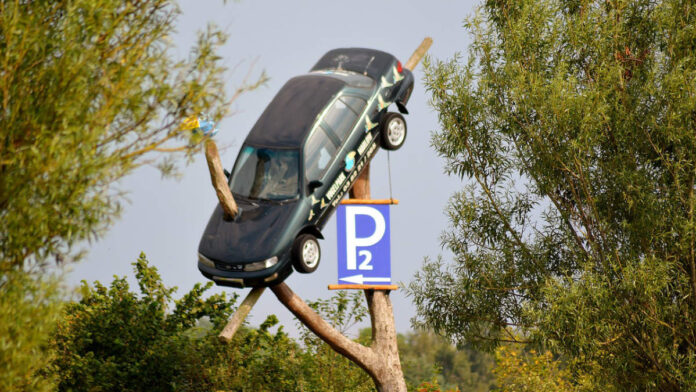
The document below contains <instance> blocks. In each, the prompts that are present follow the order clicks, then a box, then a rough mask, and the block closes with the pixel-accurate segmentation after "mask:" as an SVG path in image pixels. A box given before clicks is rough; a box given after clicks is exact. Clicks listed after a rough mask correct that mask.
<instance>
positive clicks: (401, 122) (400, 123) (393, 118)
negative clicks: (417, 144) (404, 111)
mask: <svg viewBox="0 0 696 392" xmlns="http://www.w3.org/2000/svg"><path fill="white" fill-rule="evenodd" d="M380 127H381V129H380V142H381V145H382V148H384V149H385V150H392V151H393V150H398V149H399V148H400V147H401V146H403V145H404V141H406V120H405V119H404V116H402V115H401V114H399V113H387V114H385V115H384V117H383V118H382V121H381V122H380Z"/></svg>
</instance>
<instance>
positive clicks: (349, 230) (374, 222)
mask: <svg viewBox="0 0 696 392" xmlns="http://www.w3.org/2000/svg"><path fill="white" fill-rule="evenodd" d="M337 218H338V219H337V221H338V230H337V233H338V281H339V283H355V284H389V283H390V282H391V266H390V261H391V249H390V243H389V205H366V204H360V205H354V204H352V205H344V204H342V205H339V207H338V211H337Z"/></svg>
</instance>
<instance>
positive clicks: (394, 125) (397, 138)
mask: <svg viewBox="0 0 696 392" xmlns="http://www.w3.org/2000/svg"><path fill="white" fill-rule="evenodd" d="M405 136H406V126H405V124H404V122H403V120H401V119H400V118H398V117H397V118H394V119H393V120H391V121H390V122H389V127H388V128H387V139H389V142H390V143H391V144H392V145H394V146H398V145H400V144H401V143H402V142H403V141H404V137H405Z"/></svg>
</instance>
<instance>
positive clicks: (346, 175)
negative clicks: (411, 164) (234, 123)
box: [198, 48, 413, 287]
mask: <svg viewBox="0 0 696 392" xmlns="http://www.w3.org/2000/svg"><path fill="white" fill-rule="evenodd" d="M412 90H413V75H412V74H411V72H410V71H409V70H407V69H403V68H402V65H401V63H400V62H399V61H398V60H397V59H396V58H395V57H394V56H392V55H391V54H388V53H385V52H382V51H378V50H373V49H360V48H347V49H335V50H332V51H330V52H328V53H326V54H325V55H324V56H323V57H322V58H321V59H320V60H319V61H318V62H317V63H316V65H315V66H314V67H313V68H312V69H311V70H310V72H309V73H308V74H305V75H302V76H297V77H294V78H292V79H290V80H289V81H288V82H287V83H286V84H285V85H284V86H283V87H282V88H281V89H280V91H279V92H278V93H277V94H276V96H275V98H273V100H272V101H271V103H270V104H269V105H268V107H267V108H266V110H265V111H264V112H263V114H261V117H260V118H259V119H258V121H257V122H256V124H255V125H254V127H253V128H252V129H251V131H250V132H249V135H248V136H247V137H246V139H245V141H244V144H243V145H242V147H241V150H240V152H239V155H238V157H237V160H236V162H235V164H234V168H233V170H232V173H231V175H229V185H230V189H231V191H232V193H233V195H234V197H235V200H236V201H237V204H238V207H239V213H238V214H237V215H236V216H235V217H234V218H232V217H229V216H226V215H225V213H224V212H223V210H222V208H221V206H220V205H219V204H218V206H217V207H216V208H215V210H214V211H213V214H212V216H211V217H210V220H209V222H208V225H207V227H206V229H205V231H204V233H203V236H202V238H201V241H200V245H199V247H198V268H199V270H200V271H201V273H202V274H203V275H204V276H206V277H207V278H209V279H212V280H213V281H215V282H216V283H217V284H219V285H223V286H233V287H249V286H251V287H257V286H272V285H275V284H278V283H280V282H282V281H283V280H285V278H287V277H288V275H290V273H292V270H293V266H294V269H295V270H297V271H298V272H301V273H310V272H313V271H314V270H316V268H317V266H318V265H319V260H320V257H321V250H320V249H321V248H320V246H319V242H318V239H323V236H322V234H321V230H322V229H323V227H324V225H325V224H326V222H327V220H328V219H329V217H330V216H331V214H332V213H333V212H334V210H335V208H336V206H337V205H338V203H339V202H340V201H341V199H342V198H343V196H344V195H345V194H346V192H348V190H349V189H350V188H351V186H352V185H353V183H354V182H355V180H356V179H357V178H358V176H359V175H360V173H361V171H362V170H363V169H365V167H366V166H367V164H368V163H369V161H370V160H371V159H372V157H373V156H374V155H375V153H376V152H377V147H378V146H381V147H382V148H384V149H387V150H396V149H398V148H399V147H401V145H402V144H403V143H404V140H405V138H406V121H405V120H404V118H403V116H402V115H401V114H399V113H396V112H389V111H388V108H389V106H391V105H392V104H394V105H396V107H397V108H398V110H399V111H400V112H401V113H404V114H407V113H408V111H407V110H406V103H407V102H408V99H409V97H410V95H411V91H412Z"/></svg>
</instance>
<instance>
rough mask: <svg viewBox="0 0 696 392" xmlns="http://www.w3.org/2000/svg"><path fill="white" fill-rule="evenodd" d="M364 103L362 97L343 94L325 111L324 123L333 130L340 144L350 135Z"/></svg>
mask: <svg viewBox="0 0 696 392" xmlns="http://www.w3.org/2000/svg"><path fill="white" fill-rule="evenodd" d="M366 104H367V103H366V102H365V100H364V99H361V98H358V97H351V96H345V95H344V96H342V97H340V98H339V99H337V100H336V101H335V102H334V104H333V105H331V108H329V110H328V111H327V112H326V115H325V116H324V123H325V124H326V125H328V126H329V128H330V131H333V133H334V134H335V135H336V137H337V139H338V140H339V142H340V143H341V144H342V143H343V142H345V141H346V138H348V135H350V131H352V130H353V127H354V126H355V122H356V121H357V120H358V116H359V115H360V113H362V111H363V109H364V108H365V105H366Z"/></svg>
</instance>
